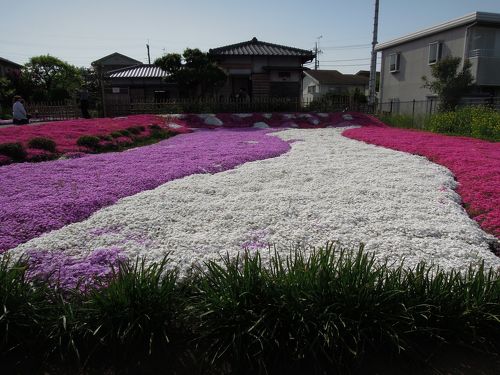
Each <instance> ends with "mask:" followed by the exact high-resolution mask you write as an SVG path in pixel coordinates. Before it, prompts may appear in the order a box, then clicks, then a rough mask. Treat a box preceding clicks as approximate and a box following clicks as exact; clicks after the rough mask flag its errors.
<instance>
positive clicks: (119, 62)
mask: <svg viewBox="0 0 500 375" xmlns="http://www.w3.org/2000/svg"><path fill="white" fill-rule="evenodd" d="M138 64H142V62H141V61H138V60H135V59H133V58H131V57H128V56H125V55H122V54H121V53H118V52H114V53H112V54H110V55H107V56H104V57H101V58H100V59H99V60H96V61H93V62H92V66H93V67H94V69H96V70H97V71H98V72H99V73H102V74H103V75H104V74H106V73H107V72H109V71H111V70H116V69H121V68H126V67H129V66H132V65H138Z"/></svg>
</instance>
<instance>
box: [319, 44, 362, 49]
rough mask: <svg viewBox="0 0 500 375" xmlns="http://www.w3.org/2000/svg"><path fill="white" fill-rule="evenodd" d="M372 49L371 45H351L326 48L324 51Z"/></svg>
mask: <svg viewBox="0 0 500 375" xmlns="http://www.w3.org/2000/svg"><path fill="white" fill-rule="evenodd" d="M367 47H370V44H351V45H344V46H326V47H323V49H360V48H367Z"/></svg>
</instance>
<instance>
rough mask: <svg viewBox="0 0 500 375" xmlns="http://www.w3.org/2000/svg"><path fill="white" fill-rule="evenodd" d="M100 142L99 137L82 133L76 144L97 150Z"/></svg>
mask: <svg viewBox="0 0 500 375" xmlns="http://www.w3.org/2000/svg"><path fill="white" fill-rule="evenodd" d="M99 142H100V139H99V138H98V137H95V136H93V135H82V136H81V137H80V138H78V140H77V141H76V144H77V145H78V146H81V147H87V148H90V149H92V150H95V149H97V148H98V147H99Z"/></svg>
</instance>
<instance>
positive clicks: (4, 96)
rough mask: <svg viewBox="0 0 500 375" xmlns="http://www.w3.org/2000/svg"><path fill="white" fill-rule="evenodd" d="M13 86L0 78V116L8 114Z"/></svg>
mask: <svg viewBox="0 0 500 375" xmlns="http://www.w3.org/2000/svg"><path fill="white" fill-rule="evenodd" d="M14 92H15V89H14V86H13V85H12V82H11V81H10V80H9V79H7V78H4V77H0V115H2V114H3V113H4V112H5V113H7V112H10V104H11V101H12V97H13V96H14Z"/></svg>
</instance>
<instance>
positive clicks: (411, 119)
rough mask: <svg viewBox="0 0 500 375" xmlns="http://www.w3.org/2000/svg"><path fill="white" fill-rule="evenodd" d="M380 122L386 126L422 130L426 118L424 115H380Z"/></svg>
mask: <svg viewBox="0 0 500 375" xmlns="http://www.w3.org/2000/svg"><path fill="white" fill-rule="evenodd" d="M378 118H379V119H380V121H382V122H384V123H385V124H387V125H390V126H395V127H397V128H403V129H424V128H425V124H426V120H427V117H426V116H425V115H415V116H412V115H405V114H381V115H379V116H378Z"/></svg>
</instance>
